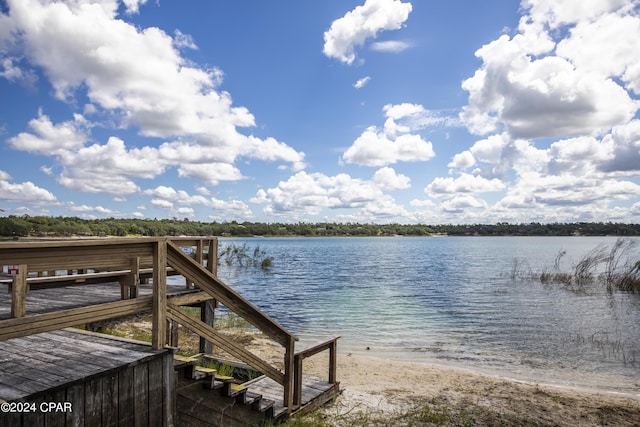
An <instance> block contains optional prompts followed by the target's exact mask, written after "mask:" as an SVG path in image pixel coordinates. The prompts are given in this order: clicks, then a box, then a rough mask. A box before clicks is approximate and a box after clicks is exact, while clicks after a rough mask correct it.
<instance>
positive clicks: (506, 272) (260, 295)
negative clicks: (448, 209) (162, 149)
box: [219, 237, 640, 394]
mask: <svg viewBox="0 0 640 427" xmlns="http://www.w3.org/2000/svg"><path fill="white" fill-rule="evenodd" d="M615 240H616V239H615V238H612V237H371V238H366V237H364V238H360V237H358V238H344V237H338V238H250V239H220V247H221V248H223V247H224V246H225V245H229V244H239V245H242V244H244V243H246V244H247V245H248V247H249V248H251V249H252V250H253V248H255V247H257V246H259V248H260V249H262V250H264V251H265V252H266V253H267V255H268V256H271V257H273V265H272V267H271V268H270V269H269V270H268V271H266V272H265V271H262V270H261V269H260V268H237V267H228V266H226V265H225V263H224V262H221V264H220V269H219V276H220V278H221V279H223V280H224V281H225V282H227V283H228V284H229V285H231V286H232V287H233V288H234V289H236V290H237V291H238V292H240V293H241V294H242V295H244V296H245V297H246V298H248V299H249V300H250V301H251V302H252V303H254V304H255V305H257V306H258V307H260V308H261V309H262V310H264V311H265V312H266V313H267V314H268V315H270V316H271V317H272V318H274V319H275V320H277V321H278V322H279V323H281V324H282V325H283V326H285V327H286V328H287V329H289V330H290V331H292V332H293V333H295V334H296V335H298V336H299V337H300V341H301V343H299V344H298V345H299V346H304V345H305V344H308V343H311V342H313V341H315V340H317V339H319V338H322V337H326V336H331V335H340V336H341V337H342V338H341V339H340V340H339V351H340V353H341V354H347V353H363V354H369V355H372V356H376V357H383V358H394V359H397V360H406V361H413V362H425V363H436V364H446V365H454V366H458V367H463V368H467V369H472V370H476V371H481V372H487V373H491V374H494V375H500V376H505V377H509V378H516V379H522V380H527V381H535V382H542V383H548V384H558V385H563V386H573V387H589V388H601V389H602V388H604V389H607V390H611V391H619V392H624V393H634V394H638V393H640V295H634V294H628V293H621V292H614V293H607V292H606V291H605V290H604V288H603V287H602V286H593V287H590V288H589V289H588V290H586V291H584V292H575V291H572V290H568V289H566V288H564V287H562V286H561V285H548V284H547V285H545V284H542V283H540V281H539V280H530V279H529V280H528V279H515V280H514V279H513V277H512V274H511V273H512V270H513V268H514V265H516V264H514V260H517V265H518V266H519V268H531V269H532V270H535V271H542V270H552V269H553V265H554V260H555V258H556V255H557V254H558V252H559V251H561V250H562V251H566V255H565V256H564V257H563V259H562V260H563V265H564V267H565V268H563V270H567V271H569V269H570V268H571V267H572V265H575V263H576V262H577V261H578V260H579V259H580V258H581V257H582V256H583V255H585V254H586V253H587V252H588V251H590V250H591V249H593V248H595V247H596V246H597V245H599V244H607V245H611V244H613V243H614V242H615ZM639 243H640V242H639ZM252 250H251V251H250V252H252Z"/></svg>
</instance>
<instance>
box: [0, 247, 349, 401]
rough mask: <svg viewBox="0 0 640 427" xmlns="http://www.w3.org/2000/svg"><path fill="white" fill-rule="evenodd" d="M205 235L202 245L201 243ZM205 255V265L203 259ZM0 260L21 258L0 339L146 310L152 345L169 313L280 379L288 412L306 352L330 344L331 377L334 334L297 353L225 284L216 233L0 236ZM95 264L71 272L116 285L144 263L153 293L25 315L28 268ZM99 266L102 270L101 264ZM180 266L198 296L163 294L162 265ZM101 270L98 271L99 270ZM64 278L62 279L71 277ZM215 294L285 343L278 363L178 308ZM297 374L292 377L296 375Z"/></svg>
mask: <svg viewBox="0 0 640 427" xmlns="http://www.w3.org/2000/svg"><path fill="white" fill-rule="evenodd" d="M206 242H208V244H209V247H208V252H206V253H205V251H204V248H205V246H204V245H205V244H206ZM185 246H195V247H196V252H195V254H194V256H191V255H188V254H185V253H184V252H183V250H182V249H181V247H185ZM205 254H206V267H205V265H203V264H205V262H204V261H205V259H204V258H205ZM0 264H5V265H8V264H15V265H20V268H19V272H18V274H17V275H16V277H15V278H14V279H13V281H12V283H11V285H12V286H11V295H12V299H11V308H12V310H11V318H10V319H4V320H0V341H1V340H6V339H10V338H15V337H20V336H26V335H31V334H36V333H40V332H46V331H52V330H56V329H61V328H65V327H70V326H75V325H80V324H85V323H91V322H96V321H100V320H106V319H111V318H116V317H125V316H130V315H134V314H137V313H140V312H148V311H151V312H152V331H151V342H152V347H153V348H154V349H161V348H164V347H165V346H166V345H167V334H166V325H167V319H171V320H172V321H175V322H178V323H180V324H181V325H183V326H184V327H186V328H187V329H189V330H191V331H192V332H194V333H196V334H198V335H199V336H200V337H203V338H204V339H206V340H208V341H210V342H211V343H213V344H215V345H217V346H219V347H220V348H222V349H223V350H225V351H227V352H228V353H229V354H231V355H233V356H234V357H237V358H238V359H240V360H241V361H242V362H244V363H247V364H249V365H251V366H253V367H254V368H256V369H258V370H259V371H261V372H263V373H264V374H265V375H266V376H268V377H269V378H271V379H273V380H274V381H276V382H277V383H278V384H280V385H282V386H283V389H284V397H283V400H284V402H283V403H284V406H286V407H287V408H288V410H289V412H291V411H292V410H293V408H294V406H295V405H298V406H299V405H300V404H301V394H302V363H303V360H304V359H305V358H307V357H310V356H312V355H315V354H317V353H319V352H322V351H325V350H329V353H330V356H329V358H330V362H329V382H330V383H335V382H336V340H337V337H336V338H332V339H331V340H328V341H326V342H324V343H322V344H319V345H317V346H314V347H311V348H309V349H306V350H304V351H302V352H299V353H295V341H296V338H295V337H294V336H293V335H292V334H291V333H289V332H288V331H287V330H286V329H285V328H283V327H282V326H281V325H280V324H278V323H277V322H276V321H275V320H273V319H271V318H270V317H269V316H267V315H266V314H264V313H262V312H261V311H260V310H259V309H258V308H257V307H255V306H254V305H253V304H251V303H250V302H249V301H248V300H246V299H245V298H244V297H242V296H241V295H240V294H238V293H237V292H235V291H234V290H233V289H231V288H230V287H229V286H227V285H226V284H225V283H223V282H222V281H221V280H220V279H219V278H218V277H217V275H216V274H215V271H216V270H215V269H216V266H217V240H215V239H214V238H206V239H194V238H186V239H169V238H129V239H103V240H54V241H38V242H2V243H0ZM87 269H93V270H95V271H100V272H99V273H95V274H94V275H93V276H92V275H91V274H82V275H75V276H77V277H76V279H77V280H89V279H91V280H93V279H106V278H109V277H111V276H113V277H118V278H119V280H120V283H121V285H123V289H124V286H125V285H126V286H130V287H134V288H135V287H136V286H137V284H138V281H139V280H140V277H141V274H142V272H143V270H144V269H147V270H145V271H146V274H151V277H152V282H153V293H152V296H151V297H137V296H138V295H137V292H132V293H131V294H129V293H127V295H126V296H125V293H124V291H123V294H122V300H121V301H114V302H109V303H103V304H97V305H88V306H85V307H79V308H73V309H67V310H59V311H55V312H50V313H39V314H27V310H26V295H27V293H28V286H29V285H28V283H29V280H30V278H28V277H27V272H42V271H55V270H78V271H86V270H87ZM103 270H104V271H103ZM168 271H169V272H171V273H178V274H180V275H182V276H184V277H185V278H186V281H187V286H189V285H191V284H193V285H195V286H196V287H197V288H199V289H200V290H201V291H202V292H201V294H205V296H200V295H198V294H193V295H192V296H175V297H172V298H171V299H170V300H168V298H167V294H166V278H167V272H168ZM98 276H100V277H98ZM69 279H70V278H69V277H65V278H64V280H69ZM31 280H32V282H33V283H35V282H37V281H41V282H47V281H50V282H55V281H56V280H63V279H56V278H55V277H53V276H51V278H50V279H47V278H32V279H31ZM211 298H213V299H215V300H217V301H219V302H220V303H222V304H224V305H225V306H226V307H227V308H228V309H229V310H231V311H233V312H234V313H236V314H237V315H239V316H240V317H242V318H243V319H245V320H246V321H248V322H249V323H251V324H252V325H254V326H255V327H256V328H258V329H259V330H260V331H262V332H263V333H264V334H265V335H267V336H269V337H270V338H271V339H273V340H274V341H275V342H277V343H278V344H280V345H281V346H282V347H284V370H283V371H281V370H279V369H277V368H275V367H274V366H271V365H270V364H269V363H268V362H266V361H264V360H262V359H261V358H259V357H257V356H255V355H254V354H252V353H251V352H249V351H247V350H246V349H245V348H244V347H242V346H241V345H238V344H237V343H235V342H234V341H232V340H230V339H229V338H227V337H226V336H224V335H223V334H220V333H219V332H217V331H216V330H215V329H214V328H212V327H211V326H210V325H209V324H207V323H205V322H203V321H202V320H199V319H196V318H194V317H192V316H190V315H188V314H186V313H185V312H184V311H182V310H180V308H179V305H180V304H187V303H193V302H196V301H202V300H203V299H211ZM294 377H295V378H294Z"/></svg>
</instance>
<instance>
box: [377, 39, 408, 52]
mask: <svg viewBox="0 0 640 427" xmlns="http://www.w3.org/2000/svg"><path fill="white" fill-rule="evenodd" d="M410 47H411V43H409V42H403V41H399V40H387V41H384V42H375V43H372V44H371V50H375V51H378V52H391V53H399V52H402V51H405V50H407V49H409V48H410Z"/></svg>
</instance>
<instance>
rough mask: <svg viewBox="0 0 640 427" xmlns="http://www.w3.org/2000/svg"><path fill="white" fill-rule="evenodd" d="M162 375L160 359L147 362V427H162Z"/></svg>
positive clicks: (162, 365)
mask: <svg viewBox="0 0 640 427" xmlns="http://www.w3.org/2000/svg"><path fill="white" fill-rule="evenodd" d="M163 374H164V364H163V361H162V358H161V357H156V358H155V359H152V360H150V361H149V426H152V427H155V426H162V416H163V400H164V399H163V398H164V390H163V388H162V387H163V384H164V382H163V379H162V377H163Z"/></svg>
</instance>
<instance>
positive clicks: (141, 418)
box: [133, 363, 149, 427]
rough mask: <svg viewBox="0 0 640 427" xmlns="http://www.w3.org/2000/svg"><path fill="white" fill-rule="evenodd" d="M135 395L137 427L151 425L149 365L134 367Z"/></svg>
mask: <svg viewBox="0 0 640 427" xmlns="http://www.w3.org/2000/svg"><path fill="white" fill-rule="evenodd" d="M133 395H134V397H135V399H134V408H135V420H136V427H141V426H147V425H149V365H148V364H147V363H141V364H139V365H135V366H134V367H133Z"/></svg>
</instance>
